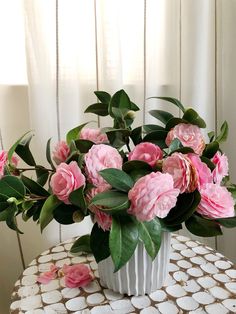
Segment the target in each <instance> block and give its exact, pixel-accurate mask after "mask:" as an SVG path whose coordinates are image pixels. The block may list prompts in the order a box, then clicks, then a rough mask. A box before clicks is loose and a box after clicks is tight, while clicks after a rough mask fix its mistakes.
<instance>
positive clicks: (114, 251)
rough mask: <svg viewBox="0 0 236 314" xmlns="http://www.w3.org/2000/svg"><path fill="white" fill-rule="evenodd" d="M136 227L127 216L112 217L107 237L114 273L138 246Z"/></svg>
mask: <svg viewBox="0 0 236 314" xmlns="http://www.w3.org/2000/svg"><path fill="white" fill-rule="evenodd" d="M138 239H139V232H138V225H137V223H135V222H134V221H133V220H132V219H131V218H129V216H126V217H125V218H124V217H122V216H116V217H115V216H113V219H112V227H111V231H110V236H109V247H110V252H111V257H112V260H113V263H114V266H115V269H114V272H116V271H118V270H119V269H120V268H121V267H122V266H124V265H125V264H126V263H127V262H128V260H129V259H130V258H131V256H132V255H133V253H134V251H135V249H136V246H137V244H138Z"/></svg>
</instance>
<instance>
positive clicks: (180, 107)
mask: <svg viewBox="0 0 236 314" xmlns="http://www.w3.org/2000/svg"><path fill="white" fill-rule="evenodd" d="M152 98H156V99H161V100H165V101H168V102H170V103H172V104H174V105H175V106H176V107H178V108H179V109H180V110H181V111H182V112H183V113H184V112H185V108H184V106H183V105H182V104H181V102H180V101H179V100H178V99H176V98H173V97H149V98H148V99H152Z"/></svg>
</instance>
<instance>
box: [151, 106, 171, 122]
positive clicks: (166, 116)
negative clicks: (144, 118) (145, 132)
mask: <svg viewBox="0 0 236 314" xmlns="http://www.w3.org/2000/svg"><path fill="white" fill-rule="evenodd" d="M149 113H150V115H151V116H153V117H154V118H156V119H158V120H160V121H161V122H162V123H164V124H165V125H166V123H167V122H168V121H169V120H170V119H172V118H174V116H173V115H172V114H171V113H169V112H167V111H164V110H150V111H149Z"/></svg>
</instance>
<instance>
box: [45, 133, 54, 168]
mask: <svg viewBox="0 0 236 314" xmlns="http://www.w3.org/2000/svg"><path fill="white" fill-rule="evenodd" d="M46 158H47V161H48V163H49V164H50V166H51V167H52V169H53V170H55V166H54V164H53V161H52V158H51V138H50V139H49V140H48V141H47V146H46Z"/></svg>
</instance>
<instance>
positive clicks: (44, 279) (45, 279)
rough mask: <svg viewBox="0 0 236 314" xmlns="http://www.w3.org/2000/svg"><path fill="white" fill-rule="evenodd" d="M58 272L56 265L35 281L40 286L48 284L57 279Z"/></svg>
mask: <svg viewBox="0 0 236 314" xmlns="http://www.w3.org/2000/svg"><path fill="white" fill-rule="evenodd" d="M58 270H59V267H57V266H56V265H51V266H50V270H49V271H47V272H45V273H43V274H41V275H40V276H38V278H37V281H38V282H40V283H42V284H47V283H49V282H50V281H51V280H53V279H55V278H57V273H58Z"/></svg>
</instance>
